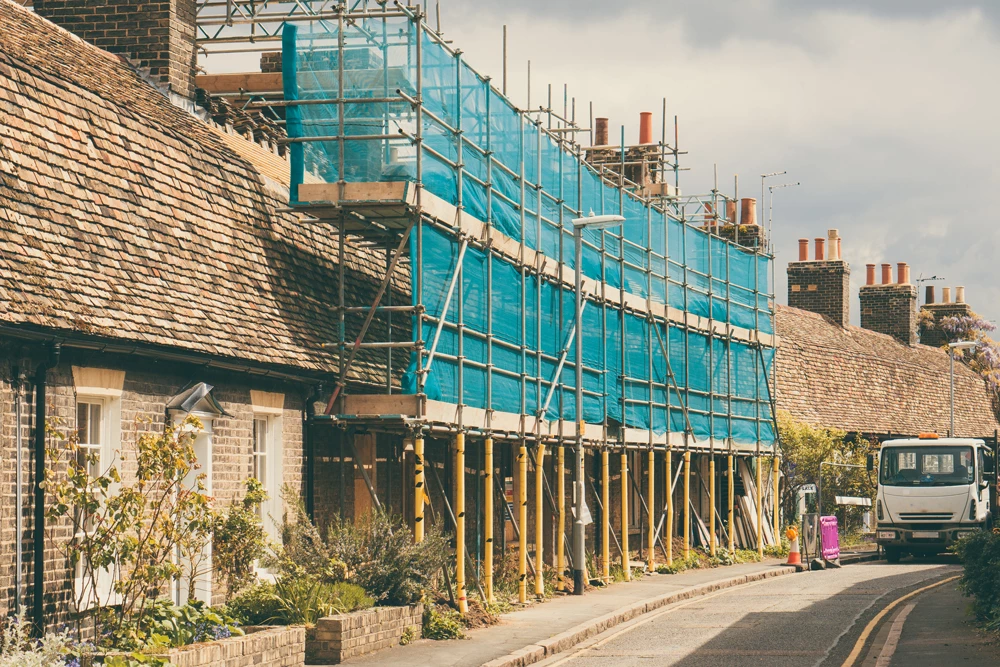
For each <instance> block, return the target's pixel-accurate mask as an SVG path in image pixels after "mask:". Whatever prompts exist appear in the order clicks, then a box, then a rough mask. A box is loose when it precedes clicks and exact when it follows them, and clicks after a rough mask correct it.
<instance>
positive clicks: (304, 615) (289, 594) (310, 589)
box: [274, 576, 375, 625]
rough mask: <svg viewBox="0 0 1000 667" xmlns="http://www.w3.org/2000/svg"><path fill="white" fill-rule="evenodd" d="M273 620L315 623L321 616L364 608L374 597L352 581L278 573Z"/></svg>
mask: <svg viewBox="0 0 1000 667" xmlns="http://www.w3.org/2000/svg"><path fill="white" fill-rule="evenodd" d="M274 588H275V596H276V597H277V599H278V610H277V615H276V620H277V621H278V622H279V623H280V624H282V625H315V624H316V621H318V620H319V619H321V618H323V617H324V616H333V615H335V614H346V613H349V612H352V611H357V610H359V609H368V608H369V607H371V606H372V605H373V604H375V600H374V599H373V598H371V597H369V596H368V595H367V594H366V593H365V590H364V589H363V588H361V587H360V586H358V585H356V584H351V583H347V582H345V581H338V582H336V583H329V582H326V581H320V580H318V579H316V578H314V577H309V576H302V577H282V578H280V579H278V582H277V583H276V584H275V587H274Z"/></svg>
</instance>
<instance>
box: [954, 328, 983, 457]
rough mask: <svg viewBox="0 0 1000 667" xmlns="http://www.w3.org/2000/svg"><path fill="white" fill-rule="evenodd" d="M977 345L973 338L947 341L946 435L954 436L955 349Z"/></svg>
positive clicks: (963, 349) (969, 348)
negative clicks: (948, 396)
mask: <svg viewBox="0 0 1000 667" xmlns="http://www.w3.org/2000/svg"><path fill="white" fill-rule="evenodd" d="M976 347H979V343H978V342H976V341H974V340H959V341H955V342H954V343H948V357H949V358H950V360H951V363H950V369H949V370H950V378H949V387H950V389H951V430H949V431H948V437H949V438H954V437H955V354H954V351H955V350H962V351H965V350H971V349H973V348H976Z"/></svg>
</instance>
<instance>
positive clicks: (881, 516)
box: [878, 500, 885, 521]
mask: <svg viewBox="0 0 1000 667" xmlns="http://www.w3.org/2000/svg"><path fill="white" fill-rule="evenodd" d="M883 519H885V514H884V513H883V512H882V501H881V500H879V501H878V520H879V521H882V520H883Z"/></svg>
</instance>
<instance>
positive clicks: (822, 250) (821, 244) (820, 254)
mask: <svg viewBox="0 0 1000 667" xmlns="http://www.w3.org/2000/svg"><path fill="white" fill-rule="evenodd" d="M815 259H816V261H817V262H821V261H823V260H824V259H826V239H824V238H823V237H822V236H820V237H817V239H816V257H815Z"/></svg>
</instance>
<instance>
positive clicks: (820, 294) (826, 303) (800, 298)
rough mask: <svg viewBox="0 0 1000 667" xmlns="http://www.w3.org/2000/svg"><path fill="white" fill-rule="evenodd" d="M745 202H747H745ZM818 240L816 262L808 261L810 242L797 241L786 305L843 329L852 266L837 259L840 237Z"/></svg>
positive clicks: (830, 233)
mask: <svg viewBox="0 0 1000 667" xmlns="http://www.w3.org/2000/svg"><path fill="white" fill-rule="evenodd" d="M744 201H746V200H744ZM827 238H829V239H830V245H829V248H827V247H826V239H824V238H823V237H817V238H815V239H814V242H815V259H813V260H810V259H809V239H799V261H797V262H790V263H789V264H788V305H789V306H791V307H793V308H801V309H802V310H808V311H810V312H813V313H818V314H820V315H823V316H824V317H827V318H829V319H831V320H833V321H834V322H835V323H836V324H839V325H840V326H842V327H846V326H847V325H848V324H849V322H850V298H851V285H850V277H851V267H850V266H848V264H847V262H845V261H844V260H843V258H842V257H841V256H840V253H839V252H838V250H839V247H840V246H839V241H840V234H839V233H838V231H837V230H836V229H831V230H829V231H827Z"/></svg>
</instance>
